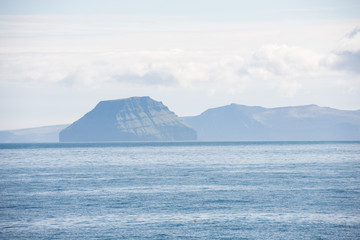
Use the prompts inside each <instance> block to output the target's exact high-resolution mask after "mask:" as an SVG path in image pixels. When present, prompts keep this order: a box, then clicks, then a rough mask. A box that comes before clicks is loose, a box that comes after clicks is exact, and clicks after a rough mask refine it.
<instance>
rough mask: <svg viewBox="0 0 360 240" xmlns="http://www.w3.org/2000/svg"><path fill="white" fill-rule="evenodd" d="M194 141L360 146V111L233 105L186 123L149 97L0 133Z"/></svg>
mask: <svg viewBox="0 0 360 240" xmlns="http://www.w3.org/2000/svg"><path fill="white" fill-rule="evenodd" d="M194 140H199V141H360V110H358V111H345V110H338V109H333V108H328V107H319V106H317V105H305V106H293V107H279V108H264V107H252V106H245V105H239V104H230V105H227V106H222V107H218V108H212V109H208V110H206V111H204V112H203V113H202V114H200V115H198V116H191V117H182V118H181V117H178V116H177V115H176V114H175V113H174V112H172V111H170V110H169V109H168V107H166V106H165V105H164V104H163V103H162V102H159V101H155V100H153V99H152V98H150V97H147V96H146V97H131V98H126V99H119V100H109V101H101V102H99V103H98V104H97V105H96V106H95V108H94V109H93V110H91V111H90V112H88V113H86V114H85V115H84V116H83V117H82V118H80V119H79V120H77V121H75V122H74V123H72V124H70V125H68V124H67V125H56V126H46V127H38V128H30V129H19V130H12V131H0V142H2V143H4V142H57V141H60V142H108V141H194Z"/></svg>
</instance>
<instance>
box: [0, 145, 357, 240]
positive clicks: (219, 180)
mask: <svg viewBox="0 0 360 240" xmlns="http://www.w3.org/2000/svg"><path fill="white" fill-rule="evenodd" d="M0 239H360V142H175V143H160V142H153V143H78V144H71V143H69V144H65V143H52V144H49V143H48V144H47V143H43V144H0Z"/></svg>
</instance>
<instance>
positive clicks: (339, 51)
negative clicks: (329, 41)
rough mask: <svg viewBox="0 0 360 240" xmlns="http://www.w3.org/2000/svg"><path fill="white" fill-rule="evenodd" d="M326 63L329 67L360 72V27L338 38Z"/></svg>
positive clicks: (355, 72)
mask: <svg viewBox="0 0 360 240" xmlns="http://www.w3.org/2000/svg"><path fill="white" fill-rule="evenodd" d="M327 64H328V65H329V66H330V68H332V69H334V70H340V71H348V72H351V73H354V74H360V67H359V66H360V27H359V26H357V27H355V28H354V29H353V30H352V31H351V32H349V33H347V34H345V36H344V37H343V38H341V39H340V41H339V43H338V45H337V47H336V49H335V50H334V53H333V54H332V56H331V57H329V59H328V61H327Z"/></svg>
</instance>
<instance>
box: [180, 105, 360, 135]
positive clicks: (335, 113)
mask: <svg viewBox="0 0 360 240" xmlns="http://www.w3.org/2000/svg"><path fill="white" fill-rule="evenodd" d="M183 119H184V120H185V121H186V122H187V123H188V124H189V125H191V126H192V127H193V128H194V129H195V130H196V131H197V133H198V138H199V140H203V141H218V140H221V141H248V140H251V141H308V140H315V141H323V140H324V141H332V140H360V111H358V110H355V111H349V110H338V109H334V108H329V107H320V106H318V105H315V104H310V105H301V106H288V107H277V108H264V107H259V106H246V105H240V104H229V105H225V106H221V107H217V108H211V109H208V110H206V111H204V112H203V113H201V114H200V115H198V116H192V117H184V118H183Z"/></svg>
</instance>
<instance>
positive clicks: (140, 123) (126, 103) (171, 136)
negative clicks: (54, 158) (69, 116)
mask: <svg viewBox="0 0 360 240" xmlns="http://www.w3.org/2000/svg"><path fill="white" fill-rule="evenodd" d="M59 140H60V142H97V141H99V142H101V141H187V140H196V132H195V130H193V129H192V128H191V127H190V126H188V125H187V124H186V123H185V122H184V121H183V120H182V119H181V118H179V117H178V116H176V115H175V114H174V113H173V112H171V111H169V109H168V108H167V107H166V106H165V105H164V104H163V103H162V102H157V101H154V100H153V99H151V98H150V97H132V98H127V99H120V100H110V101H102V102H100V103H98V104H97V106H96V107H95V108H94V109H93V110H91V111H90V112H88V113H87V114H85V115H84V116H83V117H82V118H80V119H79V120H78V121H76V122H74V123H73V124H71V125H70V126H69V127H67V128H65V129H64V130H62V131H61V132H60V134H59Z"/></svg>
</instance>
